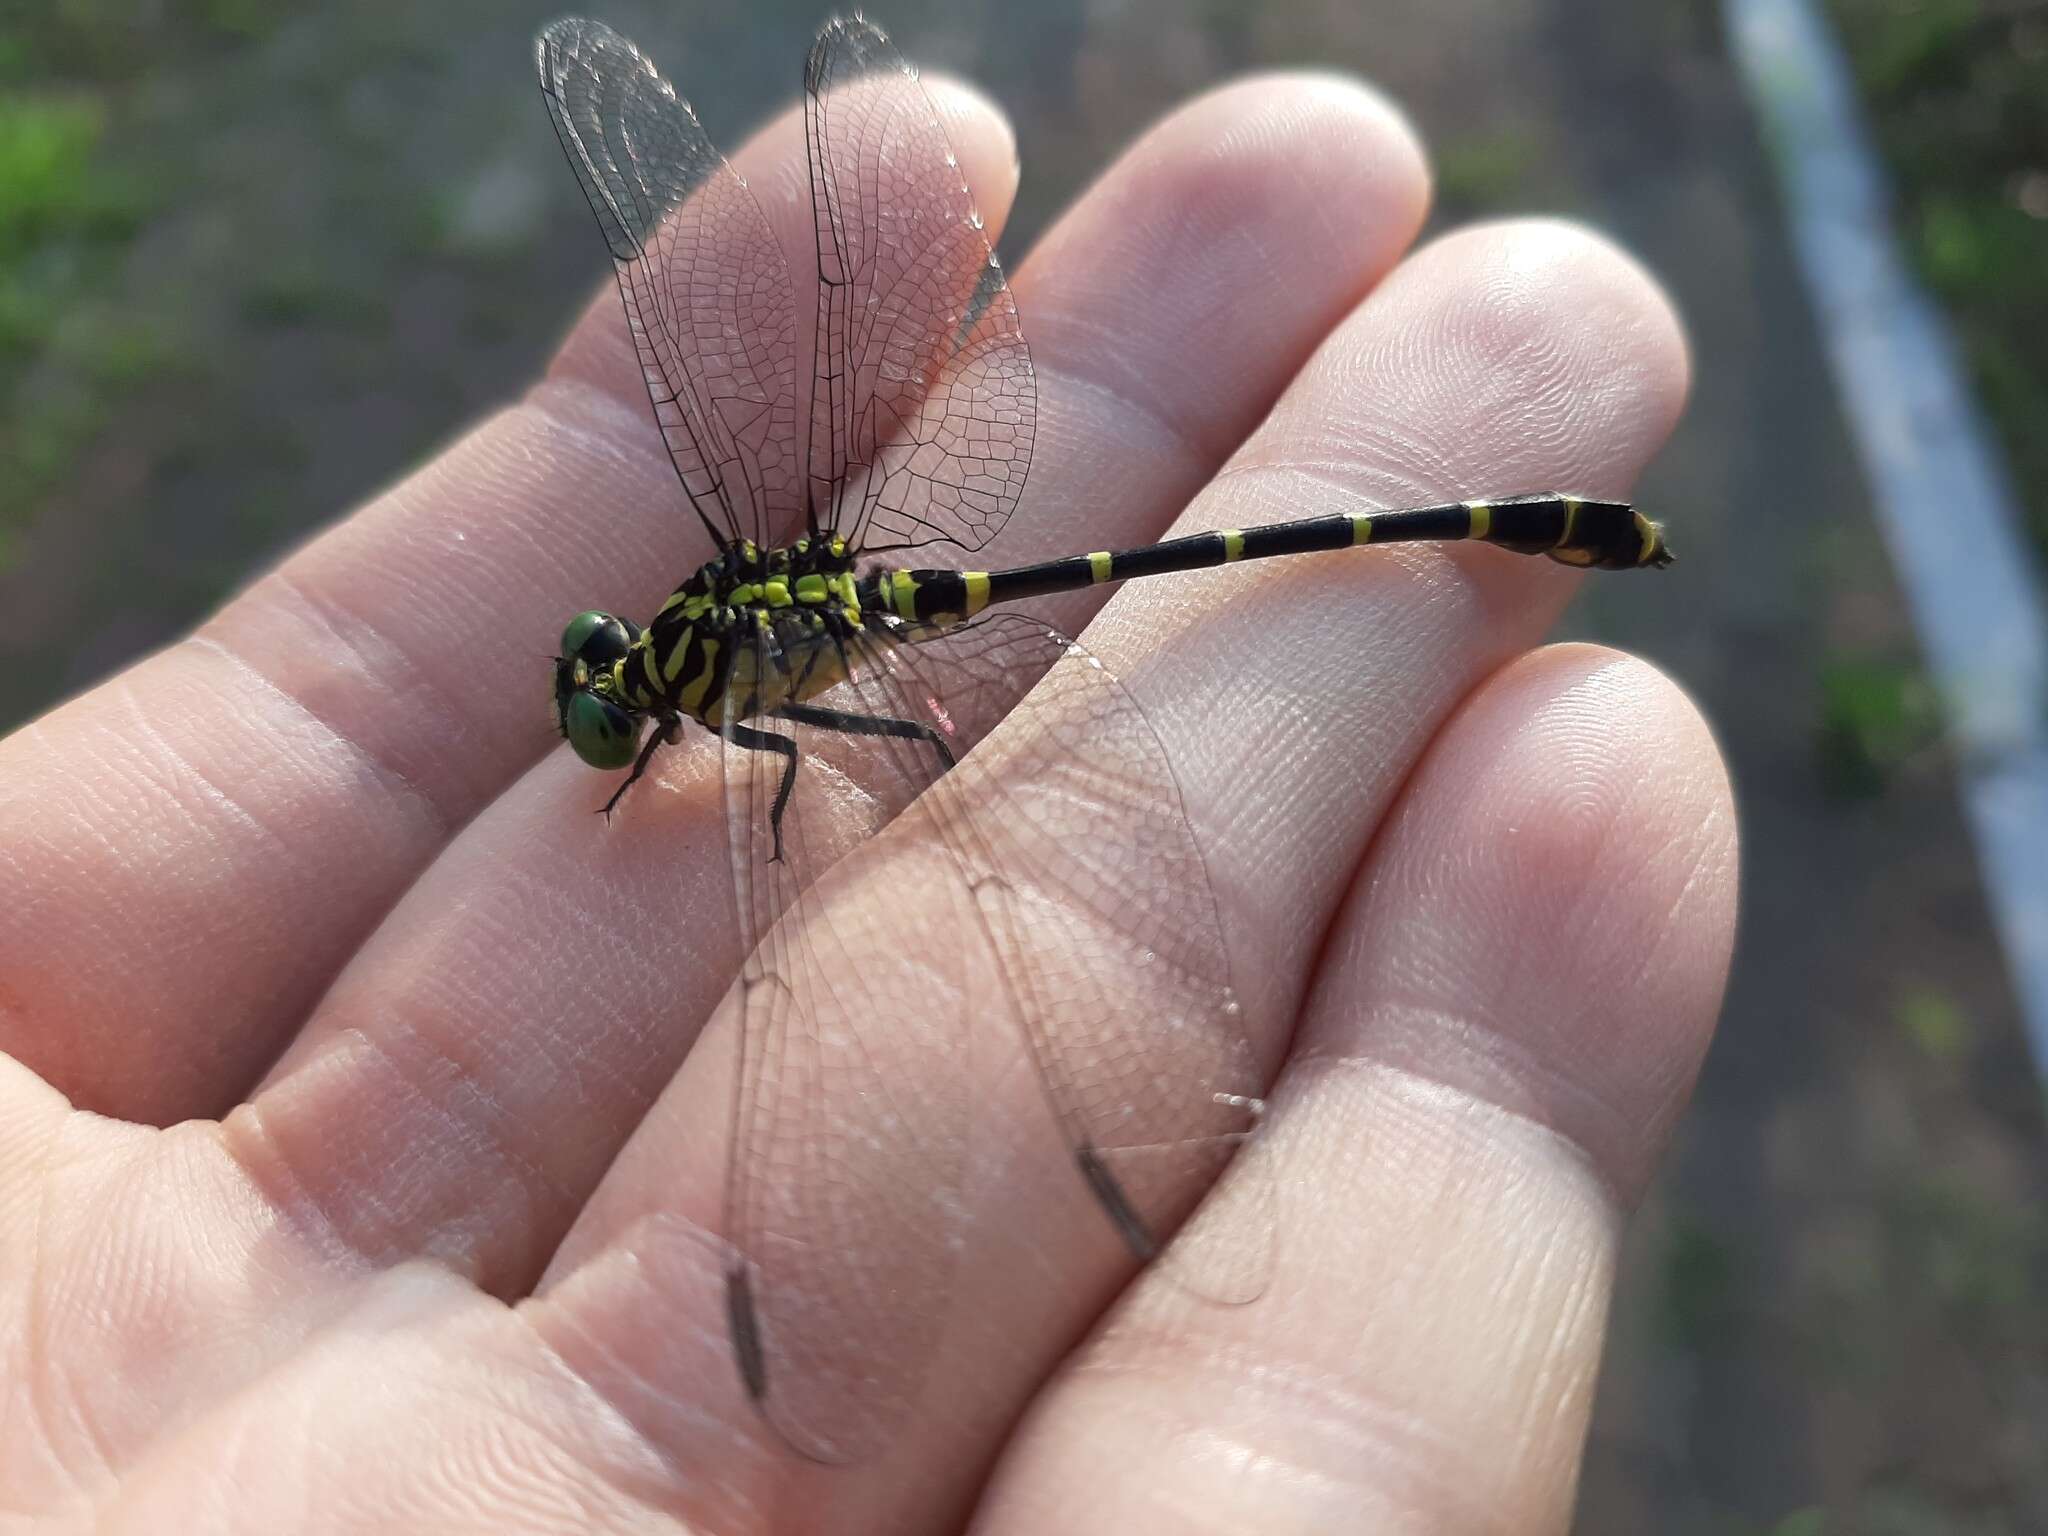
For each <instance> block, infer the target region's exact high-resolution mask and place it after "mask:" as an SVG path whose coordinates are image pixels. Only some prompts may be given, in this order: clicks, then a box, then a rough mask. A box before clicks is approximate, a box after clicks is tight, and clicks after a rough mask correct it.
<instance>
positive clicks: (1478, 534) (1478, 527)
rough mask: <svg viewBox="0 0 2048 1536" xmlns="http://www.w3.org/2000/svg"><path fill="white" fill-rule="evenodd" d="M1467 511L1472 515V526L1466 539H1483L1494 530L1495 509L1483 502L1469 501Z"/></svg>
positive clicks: (1466, 505) (1466, 506)
mask: <svg viewBox="0 0 2048 1536" xmlns="http://www.w3.org/2000/svg"><path fill="white" fill-rule="evenodd" d="M1465 510H1466V511H1467V512H1468V513H1470V514H1471V517H1472V526H1471V528H1470V529H1469V530H1468V531H1467V533H1466V535H1465V537H1466V538H1468V539H1483V538H1485V537H1486V536H1487V534H1488V533H1490V532H1491V531H1492V530H1493V508H1492V507H1490V506H1488V505H1487V504H1486V503H1485V502H1483V501H1468V502H1466V503H1465Z"/></svg>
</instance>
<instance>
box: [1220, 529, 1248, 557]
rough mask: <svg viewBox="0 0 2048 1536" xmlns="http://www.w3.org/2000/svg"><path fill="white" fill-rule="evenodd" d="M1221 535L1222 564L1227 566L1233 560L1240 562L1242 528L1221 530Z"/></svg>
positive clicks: (1242, 542)
mask: <svg viewBox="0 0 2048 1536" xmlns="http://www.w3.org/2000/svg"><path fill="white" fill-rule="evenodd" d="M1222 533H1223V560H1224V563H1225V564H1226V565H1227V564H1229V563H1230V562H1231V561H1233V560H1242V559H1243V558H1244V530H1243V529H1242V528H1225V529H1223V530H1222Z"/></svg>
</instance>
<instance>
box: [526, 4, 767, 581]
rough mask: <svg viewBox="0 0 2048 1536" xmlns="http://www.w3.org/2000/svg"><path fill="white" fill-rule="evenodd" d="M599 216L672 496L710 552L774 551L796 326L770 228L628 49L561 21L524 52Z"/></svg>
mask: <svg viewBox="0 0 2048 1536" xmlns="http://www.w3.org/2000/svg"><path fill="white" fill-rule="evenodd" d="M534 59H535V64H536V67H537V68H538V70H539V72H540V87H541V93H542V95H543V97H544V98H545V100H546V102H547V106H548V113H549V116H550V117H551V118H552V119H553V121H554V125H555V134H556V136H557V137H558V138H559V139H560V140H561V141H562V149H563V151H564V152H565V153H566V154H567V155H568V157H569V164H570V166H571V167H573V168H574V170H575V172H576V178H577V180H578V181H579V182H581V183H582V186H583V194H584V196H585V197H586V198H587V199H588V200H589V202H590V208H591V212H593V213H594V214H596V215H597V222H598V225H599V227H600V228H601V229H602V230H603V231H604V238H605V244H606V245H607V246H608V247H609V248H610V249H611V253H612V264H613V266H614V267H615V268H616V269H617V273H618V280H619V297H620V298H621V300H623V302H624V304H625V308H626V324H627V326H628V328H629V329H630V330H631V332H632V336H633V345H634V347H635V348H636V349H637V351H638V352H639V355H640V366H641V370H642V372H643V374H644V375H645V377H646V381H647V393H648V397H649V399H650V400H651V401H652V403H653V406H654V418H655V421H656V422H657V423H658V424H659V425H660V427H661V434H662V438H663V440H664V441H665V442H666V443H667V444H668V451H669V456H670V458H672V459H673V460H674V461H675V466H676V473H677V474H678V475H679V476H681V478H682V482H683V489H684V490H685V491H686V492H687V493H688V494H689V497H690V501H691V503H692V504H693V505H694V506H695V507H696V509H697V513H698V515H699V516H700V517H701V518H703V519H704V522H705V525H706V526H707V527H708V528H709V529H710V530H711V531H712V534H713V537H714V538H715V539H719V540H722V541H724V542H731V541H733V540H737V539H743V538H745V539H753V540H755V541H756V542H757V543H762V544H766V543H770V542H773V541H774V540H775V539H777V538H779V537H781V536H783V534H784V531H785V530H787V529H788V528H789V527H791V526H793V522H794V515H795V513H796V511H797V510H798V508H799V507H800V505H801V500H802V487H801V474H800V471H799V469H798V466H797V462H796V451H797V435H796V405H795V377H796V362H795V359H796V343H795V313H794V311H793V309H792V307H791V306H792V302H793V298H792V294H791V290H790V284H789V269H788V267H787V265H786V264H785V262H784V261H783V258H782V248H781V246H780V244H779V243H778V242H777V241H776V239H775V234H774V231H773V230H772V229H771V228H770V227H769V224H768V220H767V217H766V216H765V215H764V214H763V213H762V212H761V207H760V204H758V203H757V202H755V200H754V195H753V193H752V192H750V191H748V190H747V184H746V182H745V181H743V180H742V179H741V178H740V176H739V173H738V172H736V171H734V170H733V168H732V167H731V166H730V165H728V164H726V162H725V160H724V159H723V158H722V157H721V156H720V155H719V153H718V151H717V150H716V149H714V148H713V147H712V145H711V141H710V139H709V138H707V137H706V136H705V133H704V129H703V128H702V126H701V125H700V124H699V123H698V121H697V117H696V114H695V113H694V112H692V111H691V110H690V107H689V104H688V103H687V102H685V101H682V100H680V99H679V98H678V97H677V96H676V94H675V91H674V90H673V89H672V88H671V87H670V85H669V83H668V82H667V81H666V80H664V79H663V78H662V77H661V74H660V72H659V71H658V70H656V69H655V67H654V66H653V64H651V63H649V62H648V60H647V58H646V57H645V55H643V54H642V53H641V52H640V50H639V49H638V48H636V47H634V46H633V44H631V43H630V42H628V41H627V40H626V39H625V38H623V37H621V36H619V34H618V33H616V32H614V31H612V29H611V28H609V27H607V26H605V25H604V24H603V23H602V22H597V21H588V20H584V19H582V18H580V17H565V18H564V19H562V20H560V21H557V22H554V23H552V24H550V25H549V26H548V27H547V28H546V29H545V30H544V31H543V32H542V33H541V34H540V37H539V39H538V40H537V42H536V43H535V47H534Z"/></svg>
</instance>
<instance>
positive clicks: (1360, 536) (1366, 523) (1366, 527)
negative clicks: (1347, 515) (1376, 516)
mask: <svg viewBox="0 0 2048 1536" xmlns="http://www.w3.org/2000/svg"><path fill="white" fill-rule="evenodd" d="M1351 542H1352V543H1353V544H1370V543H1371V542H1372V519H1371V518H1369V517H1354V518H1353V519H1351Z"/></svg>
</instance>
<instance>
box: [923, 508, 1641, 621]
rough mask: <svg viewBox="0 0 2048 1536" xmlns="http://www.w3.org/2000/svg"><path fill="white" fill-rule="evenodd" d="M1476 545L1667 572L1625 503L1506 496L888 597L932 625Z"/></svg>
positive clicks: (1249, 533)
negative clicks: (1348, 555)
mask: <svg viewBox="0 0 2048 1536" xmlns="http://www.w3.org/2000/svg"><path fill="white" fill-rule="evenodd" d="M1472 538H1477V539H1483V540H1485V541H1486V542H1487V543H1489V544H1496V545H1499V546H1501V547H1502V548H1504V549H1511V550H1515V551H1518V552H1520V553H1523V554H1547V555H1550V556H1551V557H1552V558H1554V559H1557V560H1561V561H1564V562H1565V563H1567V564H1570V565H1600V566H1608V567H1613V568H1620V567H1627V566H1634V565H1663V564H1666V563H1668V561H1669V559H1670V556H1669V554H1668V553H1667V552H1666V551H1665V549H1664V547H1663V543H1662V540H1661V537H1660V535H1659V533H1658V530H1657V527H1656V525H1655V524H1654V523H1651V522H1650V521H1648V520H1647V519H1646V518H1644V517H1642V516H1641V515H1640V514H1638V513H1637V512H1636V511H1635V509H1634V508H1632V507H1630V506H1629V505H1628V504H1627V503H1626V502H1619V501H1589V500H1587V499H1585V498H1583V497H1577V496H1560V495H1542V496H1512V497H1508V498H1505V499H1503V500H1500V501H1452V502H1445V503H1443V504H1442V505H1440V506H1434V507H1411V508H1407V509H1404V510H1401V511H1397V512H1375V513H1370V514H1362V515H1359V516H1356V517H1350V516H1336V517H1311V518H1304V519H1302V520H1301V521H1300V522H1293V523H1274V524H1270V525H1269V526H1267V527H1264V528H1242V529H1239V528H1229V529H1222V530H1219V531H1217V532H1215V533H1198V534H1194V535H1193V536H1191V537H1189V538H1185V539H1168V540H1167V541H1166V542H1165V543H1163V544H1149V545H1146V546H1145V547H1143V548H1141V549H1120V550H1097V551H1095V552H1094V553H1091V554H1086V555H1070V556H1068V557H1067V558H1066V559H1063V560H1047V561H1044V562H1042V563H1040V564H1038V565H1021V566H1016V567H1013V568H1012V569H1010V570H1007V571H986V572H983V571H974V572H967V573H962V572H959V571H936V570H934V571H905V572H899V573H897V574H896V576H895V578H894V582H895V586H894V588H893V589H892V590H894V591H897V592H902V591H909V592H912V593H914V598H913V605H914V608H915V615H916V617H918V618H920V619H927V620H938V619H945V618H952V617H958V616H961V615H971V614H974V613H977V612H979V611H980V610H981V609H982V608H983V607H985V606H987V605H988V604H991V603H1007V602H1015V601H1016V600H1018V599H1019V598H1028V597H1042V596H1044V595H1046V594H1048V593H1053V592H1072V591H1077V590H1079V589H1080V588H1082V587H1091V586H1101V585H1103V584H1105V583H1108V582H1117V581H1129V580H1130V579H1131V578H1132V577H1135V576H1160V575H1165V574H1167V573H1169V572H1174V571H1195V570H1202V569H1205V568H1207V567H1209V566H1215V565H1225V564H1229V563H1230V562H1233V561H1238V560H1264V559H1268V558H1270V557H1272V556H1275V555H1305V554H1311V553H1314V552H1316V551H1318V550H1332V549H1346V548H1349V547H1350V546H1351V545H1354V544H1394V543H1412V542H1418V541H1449V540H1457V539H1472ZM906 584H907V585H906ZM891 606H892V607H895V606H896V605H893V604H892V605H891ZM898 611H900V609H898Z"/></svg>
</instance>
